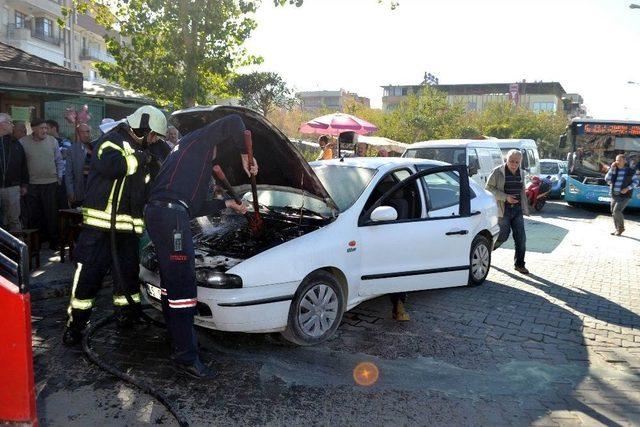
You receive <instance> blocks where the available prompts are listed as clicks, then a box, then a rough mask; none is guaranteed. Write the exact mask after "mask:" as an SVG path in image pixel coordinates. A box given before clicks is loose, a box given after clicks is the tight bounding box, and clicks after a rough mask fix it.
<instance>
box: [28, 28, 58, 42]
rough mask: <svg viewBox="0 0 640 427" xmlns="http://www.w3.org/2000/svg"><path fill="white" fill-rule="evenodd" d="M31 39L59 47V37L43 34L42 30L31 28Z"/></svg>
mask: <svg viewBox="0 0 640 427" xmlns="http://www.w3.org/2000/svg"><path fill="white" fill-rule="evenodd" d="M31 37H33V38H35V39H39V40H42V41H44V42H47V43H51V44H53V45H56V46H60V36H54V35H52V34H48V33H45V32H44V29H42V28H31Z"/></svg>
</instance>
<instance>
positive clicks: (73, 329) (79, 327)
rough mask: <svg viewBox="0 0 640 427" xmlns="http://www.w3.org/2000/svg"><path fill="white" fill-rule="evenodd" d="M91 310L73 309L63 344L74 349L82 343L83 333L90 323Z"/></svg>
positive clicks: (65, 329) (63, 337)
mask: <svg viewBox="0 0 640 427" xmlns="http://www.w3.org/2000/svg"><path fill="white" fill-rule="evenodd" d="M90 316H91V309H89V310H77V309H71V310H70V313H69V320H68V321H67V325H66V326H65V328H64V332H63V333H62V343H63V344H64V345H66V346H67V347H73V346H76V345H78V344H80V343H81V342H82V332H83V331H84V329H85V328H86V326H87V323H89V317H90Z"/></svg>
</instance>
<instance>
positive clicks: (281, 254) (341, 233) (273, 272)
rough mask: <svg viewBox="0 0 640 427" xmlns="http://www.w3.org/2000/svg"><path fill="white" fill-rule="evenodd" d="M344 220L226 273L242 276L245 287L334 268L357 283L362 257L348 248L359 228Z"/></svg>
mask: <svg viewBox="0 0 640 427" xmlns="http://www.w3.org/2000/svg"><path fill="white" fill-rule="evenodd" d="M345 219H346V218H345V217H344V216H343V215H341V216H339V217H338V218H337V219H336V220H335V221H333V222H332V223H330V224H328V225H326V226H324V227H322V228H320V229H318V230H315V231H313V232H311V233H308V234H305V235H303V236H300V237H297V238H295V239H292V240H289V241H288V242H285V243H282V244H280V245H278V246H276V247H274V248H271V249H269V250H267V251H265V252H262V253H259V254H257V255H255V256H253V257H251V258H248V259H246V260H244V261H243V262H241V263H240V264H238V265H236V266H234V267H233V268H231V269H229V270H228V271H227V273H229V274H236V275H238V276H240V277H241V278H242V283H243V287H255V286H265V285H271V284H275V283H285V282H295V281H298V282H300V281H302V280H303V279H304V278H305V277H306V276H307V275H308V274H309V273H310V272H312V271H315V270H318V269H321V268H326V267H334V268H338V269H340V270H341V271H342V272H343V273H344V275H345V276H346V278H347V282H348V283H354V282H353V280H354V279H355V278H356V277H358V270H359V260H358V258H357V256H355V255H352V254H354V252H353V251H350V252H348V249H350V246H349V242H351V241H353V240H354V239H355V236H356V230H355V228H354V227H349V224H348V222H347V221H345Z"/></svg>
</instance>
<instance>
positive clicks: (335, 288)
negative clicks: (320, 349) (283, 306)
mask: <svg viewBox="0 0 640 427" xmlns="http://www.w3.org/2000/svg"><path fill="white" fill-rule="evenodd" d="M343 311H344V296H343V293H342V288H341V287H340V285H339V284H338V282H337V280H336V279H335V278H334V277H333V276H332V275H331V274H329V273H326V272H316V273H313V274H312V275H310V276H309V277H307V278H306V279H305V280H304V281H303V282H302V285H300V287H299V288H298V291H297V292H296V294H295V296H294V297H293V301H292V302H291V307H290V308H289V319H288V323H287V329H286V330H285V331H284V332H283V333H282V336H283V337H284V338H285V339H286V340H288V341H291V342H292V343H295V344H298V345H314V344H319V343H321V342H323V341H325V340H327V339H328V338H329V337H331V336H332V335H333V334H334V332H335V331H336V329H338V326H339V325H340V321H341V320H342V313H343Z"/></svg>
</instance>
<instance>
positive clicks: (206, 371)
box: [145, 114, 258, 379]
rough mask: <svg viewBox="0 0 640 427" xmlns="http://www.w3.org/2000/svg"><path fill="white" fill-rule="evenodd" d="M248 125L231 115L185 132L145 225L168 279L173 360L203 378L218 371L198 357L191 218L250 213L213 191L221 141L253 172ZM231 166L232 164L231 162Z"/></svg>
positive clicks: (166, 308) (157, 185) (165, 291)
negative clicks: (227, 212)
mask: <svg viewBox="0 0 640 427" xmlns="http://www.w3.org/2000/svg"><path fill="white" fill-rule="evenodd" d="M244 130H245V126H244V123H243V122H242V119H241V118H240V116H238V115H235V114H234V115H230V116H227V117H224V118H222V119H220V120H217V121H215V122H213V123H210V124H208V125H206V126H204V127H202V128H200V129H198V130H196V131H193V132H191V133H189V134H187V135H185V136H184V137H183V138H182V139H181V140H180V144H179V145H178V146H176V148H175V149H174V150H173V151H172V152H171V154H169V157H167V159H166V160H165V162H164V164H163V165H162V168H161V169H160V173H159V174H158V176H157V178H156V180H155V181H154V184H153V187H152V189H151V193H150V196H149V202H148V204H147V207H146V209H145V224H146V226H147V230H148V232H149V237H151V241H152V242H153V244H154V245H155V247H156V253H157V255H158V263H159V265H160V279H161V282H162V289H161V299H162V310H163V312H164V315H165V320H166V323H167V328H168V330H169V336H170V338H171V343H172V349H173V354H172V357H171V358H172V362H173V364H174V366H175V367H176V369H177V370H178V371H179V372H182V373H185V374H187V375H190V376H192V377H194V378H197V379H211V378H213V377H214V376H215V372H214V371H213V370H212V369H210V368H208V367H207V366H205V365H204V364H203V363H202V362H201V361H200V358H199V357H198V353H197V340H196V333H195V330H194V327H193V318H194V315H195V314H196V304H197V299H196V297H197V288H196V277H195V261H194V248H193V240H192V235H191V228H190V218H195V217H198V216H203V215H210V214H217V213H220V211H221V210H222V209H224V208H225V207H228V208H231V209H233V210H234V211H236V212H237V213H240V214H244V213H245V212H246V211H247V208H246V206H244V205H243V204H238V203H236V202H234V201H233V200H226V201H224V200H217V199H211V198H210V197H209V196H210V195H209V189H210V188H211V186H210V183H211V179H212V167H213V165H214V162H215V158H216V153H217V149H218V147H217V146H218V145H220V144H229V143H231V144H234V145H235V147H236V148H237V150H238V153H239V154H240V157H241V161H242V166H243V168H244V170H245V172H246V173H247V174H250V173H253V174H256V173H257V172H258V167H257V164H256V162H255V159H254V162H253V165H254V166H252V167H251V170H249V167H248V164H249V159H248V156H247V154H246V149H245V146H244ZM227 166H228V165H227Z"/></svg>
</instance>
